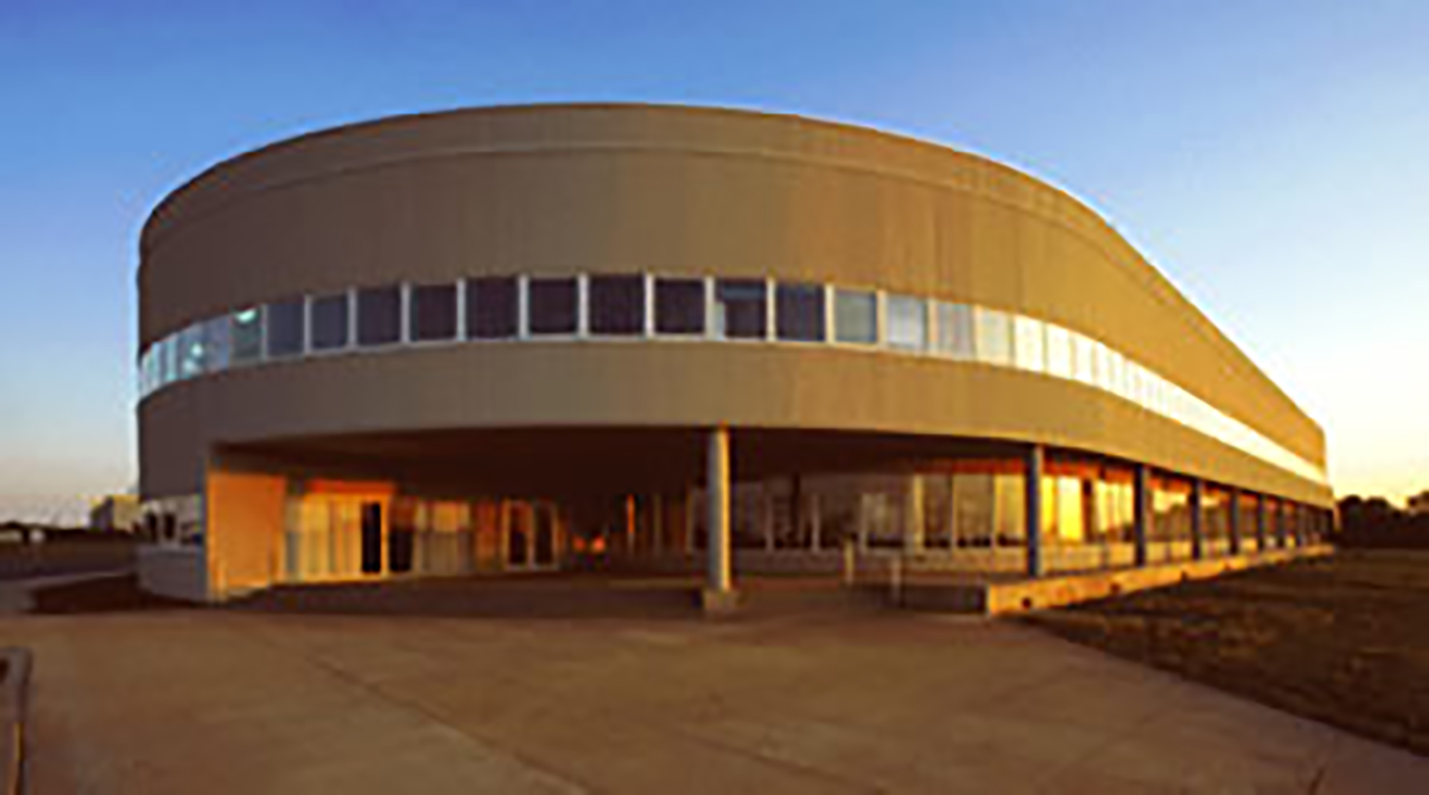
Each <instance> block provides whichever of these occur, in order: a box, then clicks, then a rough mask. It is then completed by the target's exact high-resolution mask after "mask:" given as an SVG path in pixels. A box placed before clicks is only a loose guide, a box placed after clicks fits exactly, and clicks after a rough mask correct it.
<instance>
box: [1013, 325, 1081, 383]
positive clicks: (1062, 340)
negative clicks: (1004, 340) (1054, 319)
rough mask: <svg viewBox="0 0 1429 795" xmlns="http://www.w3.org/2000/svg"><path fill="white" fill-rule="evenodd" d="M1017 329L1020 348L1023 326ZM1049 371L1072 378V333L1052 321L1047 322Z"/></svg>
mask: <svg viewBox="0 0 1429 795" xmlns="http://www.w3.org/2000/svg"><path fill="white" fill-rule="evenodd" d="M1017 331H1018V335H1019V339H1018V341H1017V342H1018V347H1019V348H1020V347H1021V344H1022V340H1021V339H1020V337H1021V333H1022V327H1021V326H1018V329H1017ZM1047 372H1048V373H1050V374H1052V375H1055V376H1057V377H1058V378H1071V377H1072V372H1073V367H1072V333H1071V332H1070V331H1068V330H1066V329H1064V328H1062V327H1061V326H1057V325H1053V324H1051V323H1048V324H1047Z"/></svg>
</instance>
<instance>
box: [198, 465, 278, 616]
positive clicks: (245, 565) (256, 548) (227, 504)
mask: <svg viewBox="0 0 1429 795" xmlns="http://www.w3.org/2000/svg"><path fill="white" fill-rule="evenodd" d="M207 486H208V488H207V496H208V499H207V502H206V506H207V513H208V516H207V522H206V525H207V526H206V528H205V535H206V536H207V538H206V540H205V544H206V546H207V548H208V553H209V554H208V565H209V583H210V591H211V592H212V594H213V595H214V596H216V597H217V596H221V595H223V594H227V593H230V592H233V591H241V590H244V589H249V588H261V587H266V586H268V585H270V584H272V582H273V580H274V578H275V577H277V575H278V572H279V564H280V561H281V548H280V545H281V544H282V542H283V516H284V514H283V511H284V497H285V496H286V493H287V481H286V480H285V479H284V478H281V477H270V476H266V475H254V474H241V473H234V472H224V471H221V470H211V471H210V472H209V473H208V483H207Z"/></svg>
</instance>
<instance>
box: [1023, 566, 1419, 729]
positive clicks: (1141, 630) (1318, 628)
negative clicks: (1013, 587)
mask: <svg viewBox="0 0 1429 795" xmlns="http://www.w3.org/2000/svg"><path fill="white" fill-rule="evenodd" d="M1025 620H1026V621H1029V622H1031V623H1033V624H1035V625H1036V626H1039V627H1041V628H1043V629H1045V630H1049V631H1051V632H1053V633H1055V634H1057V635H1060V636H1062V637H1064V638H1067V639H1070V640H1073V641H1076V642H1078V643H1082V644H1085V645H1088V646H1093V647H1095V648H1098V649H1101V650H1103V651H1106V652H1110V653H1112V654H1115V655H1118V656H1121V657H1125V658H1128V659H1131V660H1136V661H1138V662H1143V663H1147V664H1150V665H1154V666H1157V667H1159V668H1163V669H1166V670H1170V671H1173V672H1176V673H1178V674H1181V675H1182V676H1185V677H1186V678H1188V679H1192V680H1195V681H1199V682H1203V683H1206V684H1210V685H1213V686H1216V687H1219V688H1221V689H1223V690H1227V691H1230V692H1232V693H1236V694H1239V695H1242V696H1246V697H1248V698H1251V699H1254V700H1256V701H1260V702H1262V703H1264V704H1268V705H1270V706H1274V707H1278V708H1280V709H1283V710H1286V711H1288V712H1293V713H1296V714H1299V715H1303V716H1305V717H1309V718H1314V719H1316V720H1321V721H1324V722H1326V723H1330V724H1333V725H1336V726H1339V727H1341V728H1344V729H1347V730H1350V731H1353V732H1356V733H1359V734H1361V735H1364V736H1366V737H1370V738H1373V739H1377V740H1381V741H1384V742H1389V743H1393V744H1396V745H1399V746H1402V747H1404V748H1407V749H1409V750H1411V751H1414V752H1416V753H1419V754H1421V755H1429V552H1422V551H1382V550H1381V551H1349V552H1340V553H1338V554H1336V555H1334V556H1331V557H1327V558H1321V559H1318V560H1307V561H1298V562H1295V563H1292V564H1288V565H1284V566H1276V567H1272V568H1266V569H1259V570H1251V571H1246V572H1241V573H1238V574H1233V575H1227V576H1224V577H1220V578H1218V579H1214V580H1203V581H1199V582H1193V583H1186V584H1182V585H1179V586H1175V587H1171V588H1164V589H1160V590H1155V591H1143V592H1140V593H1136V594H1132V595H1129V596H1125V597H1121V598H1116V599H1107V600H1102V601H1097V602H1088V603H1084V604H1081V605H1076V606H1073V607H1069V608H1065V609H1061V610H1053V611H1047V612H1043V613H1037V614H1032V615H1029V616H1026V617H1025Z"/></svg>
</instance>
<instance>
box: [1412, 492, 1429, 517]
mask: <svg viewBox="0 0 1429 795" xmlns="http://www.w3.org/2000/svg"><path fill="white" fill-rule="evenodd" d="M1409 512H1410V513H1412V514H1414V515H1416V516H1421V515H1429V491H1421V492H1419V493H1418V494H1416V495H1414V496H1413V497H1410V498H1409Z"/></svg>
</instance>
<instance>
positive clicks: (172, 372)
mask: <svg viewBox="0 0 1429 795" xmlns="http://www.w3.org/2000/svg"><path fill="white" fill-rule="evenodd" d="M178 343H179V341H178V337H177V336H176V335H174V334H170V335H169V336H167V337H165V338H163V339H162V340H159V378H160V383H161V384H162V385H165V386H167V385H168V384H172V383H173V382H175V381H177V380H178V377H179V367H178V355H177V352H176V351H177V349H178Z"/></svg>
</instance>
